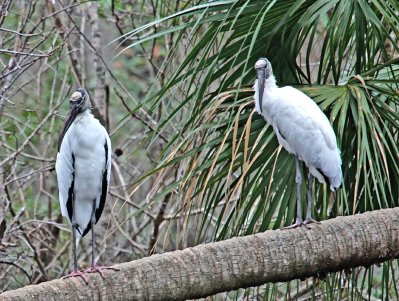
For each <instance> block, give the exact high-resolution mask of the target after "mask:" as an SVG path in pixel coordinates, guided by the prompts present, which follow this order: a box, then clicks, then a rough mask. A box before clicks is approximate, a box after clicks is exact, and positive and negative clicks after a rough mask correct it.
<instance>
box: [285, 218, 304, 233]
mask: <svg viewBox="0 0 399 301" xmlns="http://www.w3.org/2000/svg"><path fill="white" fill-rule="evenodd" d="M302 226H304V227H305V228H306V229H310V227H308V226H307V223H306V221H305V222H304V221H303V220H302V219H299V218H297V219H296V221H295V223H294V224H292V225H291V226H287V227H284V228H281V230H288V229H294V228H298V227H302Z"/></svg>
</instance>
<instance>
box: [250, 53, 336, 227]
mask: <svg viewBox="0 0 399 301" xmlns="http://www.w3.org/2000/svg"><path fill="white" fill-rule="evenodd" d="M255 69H256V71H257V79H256V81H255V85H254V90H255V96H254V101H255V108H256V110H257V112H258V113H259V114H261V115H262V116H263V117H264V118H265V119H266V121H267V122H268V123H269V124H271V125H272V126H273V129H274V131H275V133H276V135H277V138H278V141H279V143H280V144H281V145H282V146H283V147H284V148H285V149H286V150H287V151H288V152H289V153H291V154H293V155H294V156H295V157H296V158H297V159H298V160H300V161H303V162H304V163H305V164H306V166H307V167H308V169H309V172H310V175H311V176H314V177H316V178H317V179H318V180H319V181H320V182H321V183H325V182H327V183H328V184H329V187H330V189H331V190H332V191H334V190H335V189H336V188H337V187H339V186H340V185H341V181H342V172H341V156H340V151H339V149H338V147H337V139H336V136H335V133H334V131H333V129H332V127H331V124H330V122H329V121H328V119H327V117H326V116H325V115H324V113H323V112H322V111H321V110H320V108H319V107H318V106H317V105H316V104H315V103H314V101H313V100H312V99H311V98H309V97H308V96H307V95H305V94H304V93H302V92H301V91H299V90H297V89H295V88H293V87H289V86H287V87H282V88H279V87H277V85H276V80H275V78H274V76H273V73H272V68H271V65H270V62H269V61H268V60H267V59H264V58H261V59H259V60H258V61H257V63H256V64H255ZM260 94H263V95H262V99H261V98H260ZM298 175H299V177H300V171H299V174H298V164H297V183H298V182H301V177H300V178H298ZM310 180H311V178H310ZM298 198H299V196H298ZM310 205H311V203H310V201H309V205H308V211H310V208H309V207H310ZM308 218H309V221H311V220H312V219H311V217H310V213H308V214H307V219H308ZM300 219H301V217H300ZM299 222H300V223H301V221H299Z"/></svg>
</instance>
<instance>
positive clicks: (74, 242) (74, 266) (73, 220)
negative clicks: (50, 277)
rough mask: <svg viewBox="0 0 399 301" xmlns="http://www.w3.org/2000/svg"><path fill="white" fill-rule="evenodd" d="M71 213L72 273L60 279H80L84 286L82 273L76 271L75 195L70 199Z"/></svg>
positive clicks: (84, 278)
mask: <svg viewBox="0 0 399 301" xmlns="http://www.w3.org/2000/svg"><path fill="white" fill-rule="evenodd" d="M72 212H73V213H72V221H71V224H72V254H73V271H72V272H71V273H70V274H68V275H65V276H64V277H62V279H65V278H71V277H80V278H82V279H83V281H84V282H85V283H86V284H89V282H88V281H87V279H86V277H85V275H84V273H83V272H82V271H79V270H78V259H77V255H76V230H77V229H78V224H77V223H76V215H75V195H73V197H72Z"/></svg>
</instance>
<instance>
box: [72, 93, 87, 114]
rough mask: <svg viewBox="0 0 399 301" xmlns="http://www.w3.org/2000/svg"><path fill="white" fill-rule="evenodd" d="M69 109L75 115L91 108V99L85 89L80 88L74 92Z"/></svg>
mask: <svg viewBox="0 0 399 301" xmlns="http://www.w3.org/2000/svg"><path fill="white" fill-rule="evenodd" d="M69 109H70V111H71V112H73V114H74V115H75V114H79V113H82V112H83V111H85V110H87V109H90V100H89V96H88V95H87V92H86V90H85V89H83V88H78V89H76V91H75V92H73V93H72V95H71V99H70V100H69Z"/></svg>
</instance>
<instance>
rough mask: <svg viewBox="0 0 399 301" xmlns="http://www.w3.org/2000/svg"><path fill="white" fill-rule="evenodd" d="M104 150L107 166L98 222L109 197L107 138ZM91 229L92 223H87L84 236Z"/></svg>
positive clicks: (97, 217)
mask: <svg viewBox="0 0 399 301" xmlns="http://www.w3.org/2000/svg"><path fill="white" fill-rule="evenodd" d="M104 150H105V168H104V173H103V178H102V187H101V196H100V204H99V206H98V208H97V209H96V212H95V217H96V224H97V222H98V220H99V219H100V217H101V214H102V213H103V210H104V205H105V199H106V197H107V190H108V180H107V178H108V169H107V166H108V145H107V140H105V144H104ZM90 230H91V223H88V224H87V227H86V229H85V230H84V231H83V234H82V237H83V236H85V235H86V234H87V233H88V232H89V231H90Z"/></svg>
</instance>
